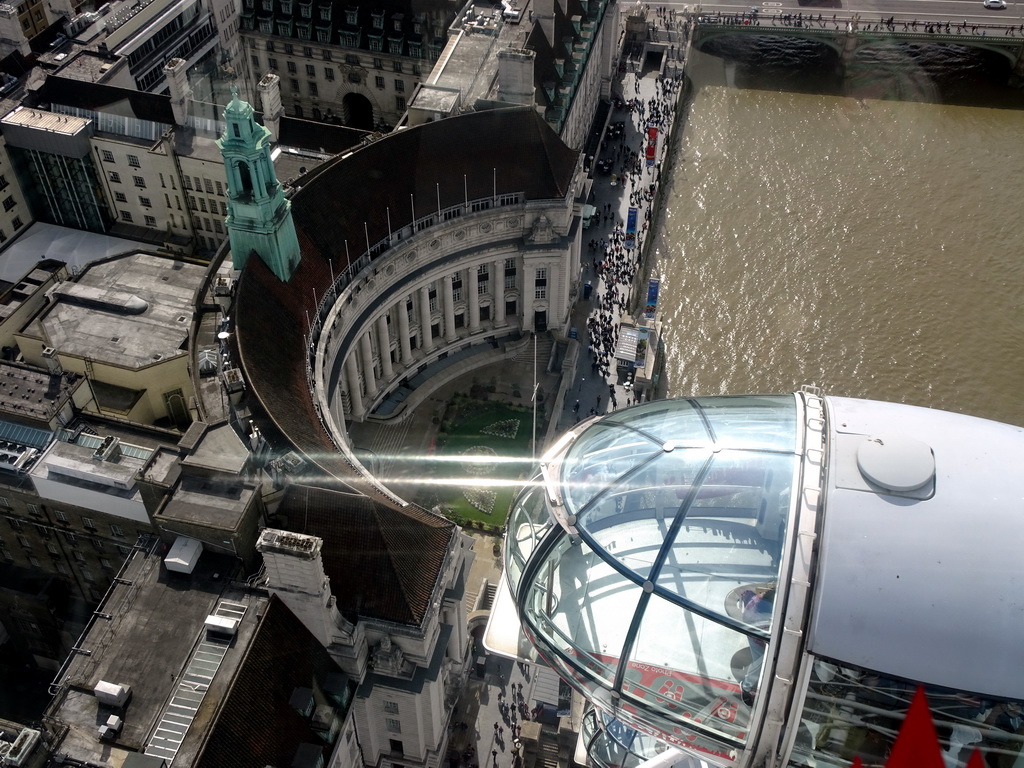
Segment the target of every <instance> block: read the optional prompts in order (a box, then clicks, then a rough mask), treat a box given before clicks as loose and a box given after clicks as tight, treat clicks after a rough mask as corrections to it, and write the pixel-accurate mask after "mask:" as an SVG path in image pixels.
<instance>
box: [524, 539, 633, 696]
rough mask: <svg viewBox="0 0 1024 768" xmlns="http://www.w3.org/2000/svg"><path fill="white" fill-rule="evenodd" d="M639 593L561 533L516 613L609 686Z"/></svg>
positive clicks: (596, 558) (582, 544)
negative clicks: (518, 611) (560, 538)
mask: <svg viewBox="0 0 1024 768" xmlns="http://www.w3.org/2000/svg"><path fill="white" fill-rule="evenodd" d="M641 593H642V591H641V589H640V587H638V586H637V585H636V584H633V583H632V582H631V581H629V580H628V579H626V578H625V577H623V576H622V575H621V574H620V573H618V572H617V571H615V570H614V569H613V568H611V566H609V565H608V564H607V563H606V562H605V561H604V560H603V559H602V558H601V557H599V556H598V555H597V554H596V553H595V552H594V551H593V550H591V549H590V548H589V547H588V546H587V545H586V544H585V543H584V542H582V541H580V542H578V543H576V544H571V543H570V540H569V538H568V537H565V538H563V539H562V540H561V541H560V542H559V543H558V545H557V546H556V547H555V548H554V550H553V551H552V552H551V553H550V554H549V555H548V557H547V558H546V560H545V562H544V563H543V564H542V566H541V568H540V569H539V570H538V572H537V576H536V578H535V579H534V580H533V583H532V584H531V585H530V587H529V588H528V589H527V592H526V595H525V598H524V600H523V602H522V604H521V607H520V616H521V617H522V618H524V619H525V620H527V621H529V622H530V623H532V624H533V625H534V626H535V627H536V629H537V631H538V632H539V633H540V634H543V635H545V636H546V637H547V638H548V640H549V642H551V643H552V644H553V645H554V647H555V648H556V649H557V652H559V653H562V654H565V655H567V656H569V657H572V658H574V659H578V662H577V665H579V666H582V667H584V668H586V669H587V670H589V671H590V673H592V674H594V675H597V676H598V677H599V678H600V679H601V680H603V681H604V682H605V683H606V684H607V685H608V686H611V684H612V682H613V681H614V679H615V673H616V671H617V669H618V665H619V659H620V657H621V655H622V648H623V645H624V644H625V642H626V636H627V631H628V629H629V625H630V621H631V620H632V617H633V614H634V612H635V611H636V606H637V603H638V602H639V600H640V595H641Z"/></svg>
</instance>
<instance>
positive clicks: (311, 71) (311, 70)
mask: <svg viewBox="0 0 1024 768" xmlns="http://www.w3.org/2000/svg"><path fill="white" fill-rule="evenodd" d="M306 77H316V67H314V66H313V65H312V64H307V65H306Z"/></svg>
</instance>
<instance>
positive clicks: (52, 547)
mask: <svg viewBox="0 0 1024 768" xmlns="http://www.w3.org/2000/svg"><path fill="white" fill-rule="evenodd" d="M46 551H47V552H49V553H50V554H51V555H59V554H60V550H59V549H58V548H57V545H56V544H54V543H53V542H52V541H51V542H50V543H49V544H47V545H46Z"/></svg>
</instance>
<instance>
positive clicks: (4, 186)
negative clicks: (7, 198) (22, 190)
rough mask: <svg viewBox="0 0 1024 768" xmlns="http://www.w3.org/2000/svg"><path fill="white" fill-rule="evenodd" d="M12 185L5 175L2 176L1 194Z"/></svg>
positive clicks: (0, 177) (0, 179)
mask: <svg viewBox="0 0 1024 768" xmlns="http://www.w3.org/2000/svg"><path fill="white" fill-rule="evenodd" d="M10 183H11V182H9V181H8V180H7V177H6V176H4V175H3V174H0V192H2V191H3V190H5V189H7V187H8V186H9V185H10Z"/></svg>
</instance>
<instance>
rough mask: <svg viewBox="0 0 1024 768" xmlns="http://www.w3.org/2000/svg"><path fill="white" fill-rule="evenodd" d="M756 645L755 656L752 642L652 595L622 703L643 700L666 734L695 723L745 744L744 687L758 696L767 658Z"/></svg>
mask: <svg viewBox="0 0 1024 768" xmlns="http://www.w3.org/2000/svg"><path fill="white" fill-rule="evenodd" d="M756 643H757V644H758V645H757V648H756V654H754V653H752V651H753V649H754V646H755V639H754V638H748V637H747V635H744V634H743V633H742V632H737V631H736V630H733V629H730V628H728V627H725V626H723V625H721V624H718V623H717V622H714V621H709V620H708V619H705V618H704V617H702V616H698V615H696V614H694V613H692V612H691V611H687V610H685V609H683V608H680V607H679V606H676V605H673V604H672V603H669V602H668V601H667V600H663V599H662V598H661V597H659V596H658V595H651V597H650V602H649V603H648V605H647V606H646V608H645V610H644V618H643V621H642V622H641V624H640V631H639V633H638V634H637V637H636V642H635V644H634V646H633V652H632V654H631V655H630V658H629V662H628V667H627V669H626V673H625V680H624V681H623V684H622V693H623V697H624V698H628V699H640V700H643V702H644V704H645V706H646V707H647V711H648V713H651V711H652V710H653V711H655V712H657V713H658V714H659V715H660V716H661V717H662V718H663V720H664V722H665V724H666V729H668V728H669V727H671V724H677V725H678V724H684V723H694V724H696V725H701V726H703V728H704V729H706V730H709V731H713V732H716V733H719V734H721V735H723V736H726V737H729V738H734V739H740V740H742V739H744V738H746V735H747V728H748V724H749V713H750V708H749V707H748V706H747V704H745V703H744V701H743V698H742V696H741V692H740V691H741V684H743V683H744V682H745V680H746V679H747V678H749V679H750V681H751V683H750V684H749V685H747V686H746V687H747V688H748V689H749V692H750V693H751V694H753V693H754V692H756V690H757V683H758V679H759V677H760V671H761V664H760V661H761V659H762V657H763V655H764V642H763V641H761V640H760V639H756ZM748 700H752V699H748Z"/></svg>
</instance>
